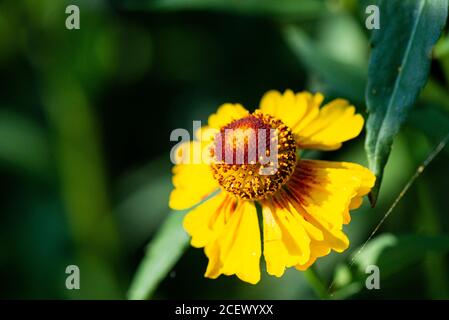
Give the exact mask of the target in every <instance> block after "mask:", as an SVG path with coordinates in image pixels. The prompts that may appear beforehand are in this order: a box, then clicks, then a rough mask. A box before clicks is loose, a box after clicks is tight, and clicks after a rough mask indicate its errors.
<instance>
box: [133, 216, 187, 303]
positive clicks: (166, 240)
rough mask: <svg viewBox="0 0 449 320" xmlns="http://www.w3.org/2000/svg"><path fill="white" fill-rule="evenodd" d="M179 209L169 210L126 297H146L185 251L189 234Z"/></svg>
mask: <svg viewBox="0 0 449 320" xmlns="http://www.w3.org/2000/svg"><path fill="white" fill-rule="evenodd" d="M183 218H184V214H183V213H182V212H170V213H169V216H168V217H167V219H166V221H165V222H164V224H163V225H162V226H161V228H160V229H159V231H158V232H157V234H156V235H155V237H154V239H153V241H151V243H150V244H149V245H148V247H147V250H146V254H145V257H144V258H143V260H142V262H141V263H140V265H139V268H138V270H137V272H136V275H135V277H134V279H133V281H132V284H131V287H130V289H129V292H128V297H129V299H132V300H141V299H146V298H149V297H150V296H151V295H152V293H153V292H154V290H155V289H156V287H157V285H158V284H159V282H161V281H162V280H163V279H164V277H165V276H166V275H167V273H168V272H169V271H170V270H171V268H173V266H174V265H175V263H176V262H177V261H178V259H179V258H180V257H181V256H182V254H183V253H184V250H185V249H186V248H187V246H188V243H189V237H188V235H187V233H186V232H185V231H184V229H183V228H182V220H183Z"/></svg>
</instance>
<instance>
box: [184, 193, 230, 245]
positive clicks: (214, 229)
mask: <svg viewBox="0 0 449 320" xmlns="http://www.w3.org/2000/svg"><path fill="white" fill-rule="evenodd" d="M227 201H229V199H228V195H227V194H226V193H225V192H220V193H219V194H217V195H216V196H214V197H212V198H211V199H209V200H207V201H205V202H204V203H202V204H200V205H199V206H197V207H196V208H194V209H193V210H192V211H190V212H189V213H187V214H186V216H185V218H184V221H183V226H184V229H185V230H186V231H187V233H188V234H190V236H191V237H192V240H191V245H192V246H193V247H196V248H202V247H205V246H206V245H207V244H209V243H211V242H212V241H213V240H214V239H215V237H216V234H217V233H219V232H220V231H221V229H222V227H223V223H220V221H219V219H220V217H221V216H222V209H223V208H224V207H225V205H226V202H227Z"/></svg>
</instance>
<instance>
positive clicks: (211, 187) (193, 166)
mask: <svg viewBox="0 0 449 320" xmlns="http://www.w3.org/2000/svg"><path fill="white" fill-rule="evenodd" d="M205 148H206V147H205V145H204V144H202V143H201V142H198V141H192V142H186V143H184V144H182V145H180V146H179V148H178V149H177V150H176V153H177V161H178V162H179V163H181V164H177V165H175V166H174V167H173V169H172V171H173V178H172V182H173V186H174V190H173V191H172V192H171V194H170V199H169V207H170V208H172V209H174V210H183V209H188V208H191V207H193V206H194V205H196V204H197V203H199V202H200V201H201V200H204V199H205V198H206V197H207V196H209V195H210V194H212V193H213V192H214V191H215V190H217V189H218V188H219V186H218V184H217V182H216V181H215V179H214V178H213V176H212V172H211V169H210V166H209V165H207V164H206V163H205V162H204V159H203V157H202V155H201V154H202V153H204V154H206V153H207V152H205Z"/></svg>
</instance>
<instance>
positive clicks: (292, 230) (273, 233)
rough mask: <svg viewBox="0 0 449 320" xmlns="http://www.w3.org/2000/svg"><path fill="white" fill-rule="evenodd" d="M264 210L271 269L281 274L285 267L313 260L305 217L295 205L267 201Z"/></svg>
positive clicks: (267, 261) (265, 244) (272, 271)
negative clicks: (282, 205)
mask: <svg viewBox="0 0 449 320" xmlns="http://www.w3.org/2000/svg"><path fill="white" fill-rule="evenodd" d="M262 210H263V228H264V240H263V241H264V257H265V261H266V264H267V272H268V273H269V274H271V275H274V276H277V277H280V276H282V275H283V274H284V271H285V268H288V267H291V266H294V265H296V264H300V263H305V262H306V261H308V260H309V257H310V247H309V245H310V237H309V235H308V233H307V232H306V229H305V228H304V221H303V217H302V216H300V215H299V214H298V213H297V212H296V211H295V210H293V208H289V207H285V208H283V207H280V206H274V205H270V204H269V203H266V204H265V205H263V209H262Z"/></svg>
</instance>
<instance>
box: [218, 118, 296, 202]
mask: <svg viewBox="0 0 449 320" xmlns="http://www.w3.org/2000/svg"><path fill="white" fill-rule="evenodd" d="M211 153H212V156H213V158H214V161H213V162H212V164H211V168H212V172H213V174H214V178H215V179H216V180H217V181H218V183H219V184H220V185H221V187H222V188H223V189H224V190H226V191H228V192H231V193H233V194H235V195H236V196H238V197H240V198H242V199H250V200H261V199H265V198H267V197H268V196H270V195H272V194H273V193H275V192H276V191H277V190H279V189H280V188H281V187H282V186H283V185H284V184H285V182H286V181H287V180H288V178H289V177H290V176H291V174H292V173H293V171H294V168H295V165H296V142H295V139H294V136H293V133H292V131H291V129H290V128H289V127H287V126H286V125H285V124H284V123H283V122H282V121H281V120H279V119H275V118H274V117H272V116H270V115H265V114H262V113H260V112H257V111H256V112H255V113H254V114H251V115H249V116H247V117H245V118H241V119H238V120H235V121H233V122H231V123H229V124H227V125H225V126H224V127H222V128H221V129H220V132H219V133H217V134H216V136H215V139H214V147H213V148H212V149H211Z"/></svg>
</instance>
